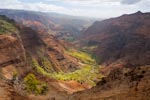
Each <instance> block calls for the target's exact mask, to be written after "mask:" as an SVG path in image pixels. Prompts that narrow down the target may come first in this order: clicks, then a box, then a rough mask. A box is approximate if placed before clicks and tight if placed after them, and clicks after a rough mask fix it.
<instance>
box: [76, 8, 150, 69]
mask: <svg viewBox="0 0 150 100" xmlns="http://www.w3.org/2000/svg"><path fill="white" fill-rule="evenodd" d="M149 26H150V13H142V12H140V11H139V12H137V13H134V14H130V15H127V14H126V15H122V16H120V17H117V18H111V19H106V20H103V21H97V22H95V23H94V24H93V25H92V26H91V27H89V28H88V29H87V30H86V31H85V32H84V34H83V36H82V37H81V39H80V40H79V44H80V46H81V47H82V48H83V49H85V50H87V51H90V52H92V53H93V54H94V55H95V56H96V57H97V60H98V62H99V63H101V64H104V65H111V64H112V65H114V64H119V66H120V65H123V66H129V67H133V66H140V65H148V64H150V61H149V59H150V56H149V55H150V51H149V50H150V29H149ZM83 37H84V38H83ZM77 44H78V43H77Z"/></svg>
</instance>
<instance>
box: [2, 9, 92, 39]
mask: <svg viewBox="0 0 150 100" xmlns="http://www.w3.org/2000/svg"><path fill="white" fill-rule="evenodd" d="M0 14H1V15H6V16H7V17H9V18H11V19H14V20H15V21H17V22H18V23H21V24H23V25H25V26H28V27H31V28H32V29H34V30H40V31H41V30H42V31H45V32H47V33H49V34H52V35H53V36H55V37H57V38H59V39H65V40H67V41H72V40H74V38H76V37H78V36H79V35H80V33H81V31H82V30H83V29H86V28H87V27H88V26H90V25H91V24H92V23H93V21H94V20H93V19H90V18H82V17H75V16H69V15H64V14H57V13H43V12H33V11H24V10H10V9H0Z"/></svg>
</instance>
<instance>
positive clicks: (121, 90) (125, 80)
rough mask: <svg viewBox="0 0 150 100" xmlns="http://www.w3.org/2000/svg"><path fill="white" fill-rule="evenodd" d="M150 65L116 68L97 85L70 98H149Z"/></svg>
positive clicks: (94, 99) (143, 99)
mask: <svg viewBox="0 0 150 100" xmlns="http://www.w3.org/2000/svg"><path fill="white" fill-rule="evenodd" d="M149 87H150V66H141V67H136V68H132V69H129V68H124V69H118V68H117V69H114V70H113V71H112V72H111V73H110V74H109V75H108V76H107V77H105V78H103V79H102V81H100V82H99V83H98V84H97V86H96V87H94V88H92V89H89V90H86V91H83V92H78V93H75V94H73V95H71V96H70V97H69V98H70V99H69V100H149V97H150V88H149Z"/></svg>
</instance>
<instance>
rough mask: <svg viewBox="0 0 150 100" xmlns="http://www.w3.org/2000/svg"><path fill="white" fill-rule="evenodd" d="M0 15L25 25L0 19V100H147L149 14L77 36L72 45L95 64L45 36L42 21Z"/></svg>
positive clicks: (116, 20)
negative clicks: (39, 24)
mask: <svg viewBox="0 0 150 100" xmlns="http://www.w3.org/2000/svg"><path fill="white" fill-rule="evenodd" d="M4 11H5V12H4ZM2 12H3V13H5V14H6V15H7V14H8V15H7V16H9V17H12V15H14V16H13V17H12V18H14V19H15V20H17V22H21V23H22V24H24V25H26V26H24V25H22V24H21V23H16V22H15V21H14V20H11V19H9V18H7V17H6V16H4V15H1V16H0V100H9V99H10V100H21V99H23V100H149V98H150V88H149V87H150V33H149V26H150V25H149V23H150V14H149V13H141V12H137V13H134V14H131V15H123V16H120V17H117V18H112V19H107V20H104V21H100V22H99V21H97V22H95V23H94V24H93V25H92V26H91V27H89V28H88V29H87V30H86V31H85V32H84V33H83V34H82V36H81V37H78V39H79V40H78V41H77V42H75V44H76V46H78V47H82V51H86V52H89V53H91V54H93V56H95V58H96V60H97V61H98V62H99V65H97V63H96V61H95V60H94V59H93V58H92V57H91V56H90V55H89V54H87V53H85V52H81V51H78V50H76V49H75V48H74V47H73V46H72V45H71V44H69V43H67V42H66V41H64V40H62V39H58V37H57V36H54V35H52V34H50V33H49V32H48V31H47V30H46V31H45V30H44V27H45V26H47V24H46V23H43V21H44V19H45V17H41V15H39V16H40V17H39V16H37V13H36V12H26V11H10V10H1V11H0V13H2ZM12 13H13V14H12ZM15 13H16V15H15ZM18 13H19V14H18ZM22 13H23V15H24V16H21V15H22ZM28 13H29V15H28ZM35 13H36V15H35V16H33V15H34V14H35ZM31 15H32V17H31ZM27 16H28V17H27ZM59 17H60V16H59ZM26 18H27V19H26ZM32 18H33V19H32ZM51 19H52V18H51ZM20 20H21V21H20ZM28 20H30V23H31V24H32V25H31V24H29V23H28V24H25V23H24V22H28ZM37 20H38V21H37ZM39 20H40V21H39ZM46 20H47V19H46ZM34 21H37V22H40V23H42V24H43V25H44V27H41V26H37V24H35V23H37V22H35V23H34ZM41 21H42V22H41ZM49 21H51V20H50V19H49ZM45 22H47V21H45ZM48 23H50V22H48ZM57 24H60V22H58V23H57ZM43 25H42V26H43ZM55 25H56V23H55ZM27 26H28V27H27ZM48 26H49V25H48ZM46 29H49V27H46ZM50 29H52V28H50ZM56 30H57V29H56ZM58 30H59V29H58ZM83 37H84V38H83ZM102 74H103V75H102ZM93 86H95V87H93ZM77 91H78V92H77ZM75 92H76V93H75Z"/></svg>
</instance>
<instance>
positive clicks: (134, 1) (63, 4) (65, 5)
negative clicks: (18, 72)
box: [0, 0, 150, 18]
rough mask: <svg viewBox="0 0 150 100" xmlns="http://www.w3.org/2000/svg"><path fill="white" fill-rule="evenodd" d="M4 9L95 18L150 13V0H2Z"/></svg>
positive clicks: (0, 0) (0, 6) (1, 4)
mask: <svg viewBox="0 0 150 100" xmlns="http://www.w3.org/2000/svg"><path fill="white" fill-rule="evenodd" d="M0 8H2V9H23V10H31V11H41V12H57V13H62V14H68V15H74V16H84V17H93V18H110V17H117V16H120V15H122V14H130V13H135V12H137V11H142V12H150V0H0Z"/></svg>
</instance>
